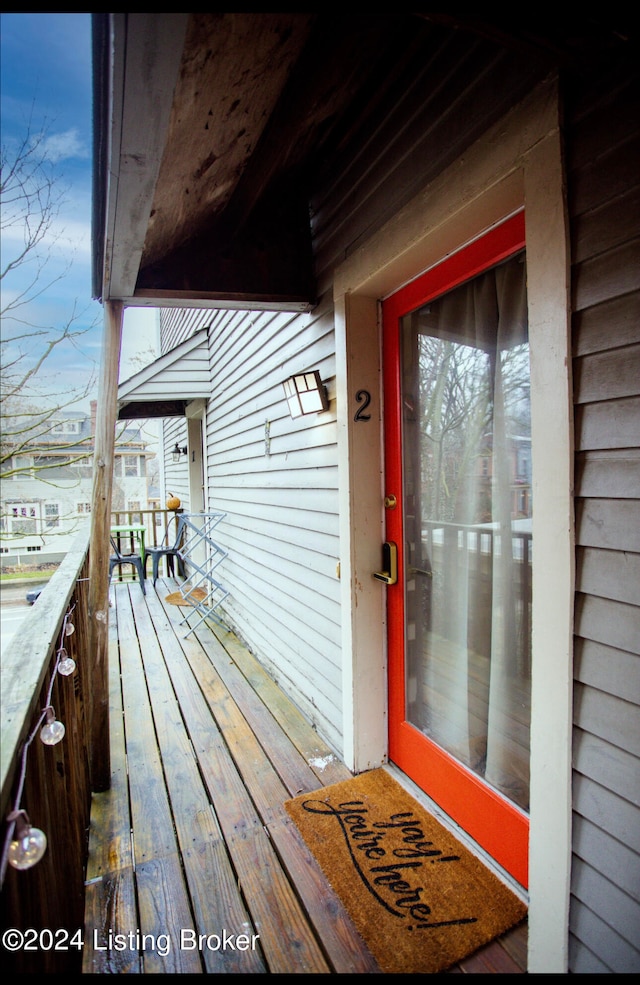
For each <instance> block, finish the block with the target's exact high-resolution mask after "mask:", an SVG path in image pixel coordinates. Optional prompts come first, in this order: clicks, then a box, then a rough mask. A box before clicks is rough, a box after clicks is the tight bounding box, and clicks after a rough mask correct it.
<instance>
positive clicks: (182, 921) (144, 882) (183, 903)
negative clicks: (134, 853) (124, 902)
mask: <svg viewBox="0 0 640 985" xmlns="http://www.w3.org/2000/svg"><path fill="white" fill-rule="evenodd" d="M136 887H137V893H138V907H139V910H140V934H139V941H140V944H139V947H140V953H141V955H142V968H143V971H144V973H145V974H147V975H150V974H161V975H193V974H202V972H203V970H204V969H203V955H202V952H201V951H200V950H199V949H198V948H185V947H181V946H180V941H181V940H182V935H183V934H187V936H188V935H189V932H191V933H193V931H194V926H193V920H192V917H191V912H190V909H189V902H188V896H187V893H186V889H185V888H182V891H180V890H179V889H178V887H184V877H183V873H182V867H181V864H180V860H179V856H178V855H177V854H176V855H172V856H166V855H165V856H163V857H162V858H159V857H156V858H150V859H148V860H147V861H146V862H143V863H142V865H138V866H136Z"/></svg>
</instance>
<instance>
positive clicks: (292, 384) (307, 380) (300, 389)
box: [282, 369, 329, 417]
mask: <svg viewBox="0 0 640 985" xmlns="http://www.w3.org/2000/svg"><path fill="white" fill-rule="evenodd" d="M282 386H283V387H284V393H285V396H286V398H287V404H288V405H289V413H290V414H291V416H292V417H301V416H302V415H303V414H319V413H320V411H322V410H328V409H329V398H328V397H327V390H326V387H325V386H324V383H323V382H322V380H321V379H320V373H319V371H318V370H317V369H312V370H310V371H309V372H308V373H298V374H296V376H290V377H289V379H288V380H285V381H284V383H283V384H282Z"/></svg>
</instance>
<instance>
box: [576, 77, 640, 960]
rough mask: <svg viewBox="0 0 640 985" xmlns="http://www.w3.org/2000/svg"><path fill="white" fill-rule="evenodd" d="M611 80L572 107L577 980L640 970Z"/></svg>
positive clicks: (632, 210) (620, 152)
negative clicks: (585, 975)
mask: <svg viewBox="0 0 640 985" xmlns="http://www.w3.org/2000/svg"><path fill="white" fill-rule="evenodd" d="M617 74H618V77H617V78H616V77H615V76H613V75H612V76H609V77H608V78H607V79H606V80H603V79H602V78H597V76H594V80H593V83H592V84H591V85H590V86H588V87H587V89H586V91H585V89H584V88H583V87H581V86H580V87H578V86H577V87H576V91H571V90H569V92H568V99H567V120H566V136H567V162H568V194H569V210H570V221H571V242H572V285H573V286H572V301H573V324H572V327H573V356H574V359H573V372H574V394H575V436H576V475H575V483H576V501H575V506H576V535H577V556H576V561H577V571H576V575H577V581H576V614H575V633H576V639H575V669H574V736H573V739H574V749H573V763H574V781H573V799H574V812H573V865H572V883H571V890H572V894H571V905H570V939H569V946H570V959H569V969H570V971H572V972H574V973H580V972H587V973H589V972H591V973H606V972H614V973H629V972H632V971H637V970H638V968H640V950H639V935H638V927H640V902H639V899H640V895H639V889H640V861H639V860H640V806H639V805H640V790H639V787H640V781H639V775H640V774H639V767H638V763H639V758H640V726H639V722H640V714H639V709H638V705H639V704H640V449H639V443H640V219H639V208H638V205H639V200H640V182H639V179H640V154H639V149H640V143H639V138H640V127H639V120H640V114H639V104H638V86H637V78H636V79H635V80H633V82H631V83H630V82H629V80H628V78H625V76H624V73H623V72H621V71H619V72H618V73H617ZM596 79H597V81H596ZM578 90H579V91H578Z"/></svg>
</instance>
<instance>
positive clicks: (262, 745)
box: [82, 579, 526, 974]
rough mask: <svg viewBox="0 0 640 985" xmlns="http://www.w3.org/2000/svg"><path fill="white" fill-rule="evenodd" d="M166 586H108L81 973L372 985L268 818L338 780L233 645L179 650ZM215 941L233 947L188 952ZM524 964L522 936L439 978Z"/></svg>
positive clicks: (313, 735)
mask: <svg viewBox="0 0 640 985" xmlns="http://www.w3.org/2000/svg"><path fill="white" fill-rule="evenodd" d="M176 587H177V584H176V582H174V581H170V580H163V579H159V580H158V582H157V585H156V590H154V589H153V587H152V583H151V581H150V580H149V581H147V595H146V597H145V596H143V595H142V592H141V591H140V588H139V586H138V585H137V584H130V585H128V584H125V583H118V584H115V585H113V586H112V598H113V602H114V605H113V607H112V608H111V610H110V685H111V686H110V694H111V699H110V700H111V774H112V783H111V788H110V789H109V790H108V791H106V792H104V793H99V794H94V795H93V801H92V812H91V827H90V846H89V852H90V854H89V862H88V868H87V895H86V909H85V942H86V943H85V951H84V956H83V968H82V971H83V973H84V974H128V973H143V974H152V973H169V974H187V973H213V972H228V973H271V974H276V973H299V972H302V973H320V974H322V973H355V974H366V973H376V972H377V971H378V970H379V969H378V967H377V965H376V963H375V961H374V959H373V958H372V956H371V955H370V954H369V952H368V950H367V949H366V947H365V945H364V944H363V942H362V939H361V938H360V936H359V935H358V933H357V931H356V930H355V928H354V927H353V925H352V923H351V921H350V919H349V917H348V916H347V914H346V913H345V912H344V910H343V908H342V905H341V903H340V902H339V900H338V899H337V898H336V897H335V895H334V894H333V891H332V889H331V887H330V886H329V885H328V883H327V881H326V879H325V877H324V875H323V874H322V872H321V870H320V869H319V868H318V866H317V865H316V863H315V861H314V859H313V858H312V856H311V855H310V854H309V852H308V850H307V849H306V847H305V845H304V843H303V842H302V840H301V838H300V836H299V834H298V831H297V828H296V827H295V826H294V825H293V824H292V822H291V821H290V819H289V817H288V815H287V814H286V811H285V809H284V806H283V805H284V802H285V800H287V799H288V798H289V797H292V796H295V795H296V794H298V793H301V792H305V791H313V790H317V789H318V788H319V787H321V786H328V785H330V784H332V783H336V782H338V781H339V780H343V779H346V778H348V777H349V776H350V773H349V771H348V770H347V768H346V767H345V766H344V765H343V764H341V763H340V762H339V760H338V759H337V758H336V757H335V756H333V755H332V753H331V750H330V749H328V748H326V747H325V746H324V745H323V743H322V742H321V741H320V739H319V737H318V734H317V732H315V730H314V729H313V728H312V727H311V725H310V724H309V723H308V722H307V721H306V719H305V718H304V717H303V716H302V715H301V714H300V712H299V711H298V710H297V709H296V707H295V706H294V705H293V704H292V703H291V702H290V701H289V699H288V698H287V697H286V696H285V695H284V694H283V692H282V691H281V690H280V689H279V688H278V687H277V686H276V685H275V684H274V682H273V681H272V680H271V679H270V678H269V677H268V675H267V674H266V673H265V671H264V670H263V669H262V668H261V666H260V664H259V663H258V662H257V661H256V659H255V658H254V657H253V656H252V655H251V654H250V653H249V652H248V651H247V650H246V648H245V647H244V646H243V645H242V644H241V643H240V642H239V641H238V639H237V638H236V637H235V636H234V635H233V634H232V633H227V632H225V631H224V630H222V629H220V628H219V627H213V629H212V628H210V627H209V626H207V625H205V624H204V623H203V624H201V626H199V627H198V629H197V630H196V632H195V633H193V634H191V635H190V636H188V637H185V634H186V632H187V629H188V627H187V626H186V625H180V621H181V619H182V618H183V617H184V616H185V615H186V613H187V611H188V610H186V609H183V608H177V607H176V606H173V605H171V604H168V603H167V602H166V601H165V599H166V596H167V595H168V594H169V593H170V592H172V591H175V589H176ZM198 618H199V617H198V616H192V617H191V621H192V624H195V622H197V620H198ZM225 931H226V933H227V934H228V935H241V934H244V935H247V943H248V946H247V948H246V949H245V950H240V949H235V950H232V949H231V948H230V947H227V948H226V949H224V950H223V949H218V950H211V949H209V948H207V947H204V948H203V949H200V948H199V947H195V946H191V945H192V943H193V941H194V940H195V937H194V935H205V936H207V937H208V936H209V935H218V937H220V938H223V935H224V932H225ZM181 933H183V934H184V936H183V937H182V942H183V946H182V947H181V946H179V943H180V940H181ZM138 934H139V935H140V936H141V935H148V936H145V939H144V941H139V940H138V939H137V935H138ZM255 934H259V941H258V942H257V943H256V946H255V947H251V946H250V943H251V935H255ZM116 935H120V936H119V937H118V936H116ZM166 937H168V938H169V940H170V942H171V947H170V948H166V947H165V941H166ZM239 943H242V939H241V940H240V941H239ZM525 966H526V926H525V925H523V926H521V927H518V928H515V930H513V931H511V932H510V933H509V934H507V935H505V937H504V938H503V939H502V940H501V941H498V942H494V943H493V944H490V945H488V946H487V947H485V948H483V949H482V950H481V951H479V952H477V953H476V954H475V955H472V956H471V957H470V958H468V959H466V960H465V961H464V962H462V963H461V964H460V965H457V966H456V967H454V968H452V969H451V971H452V972H454V973H455V972H458V973H479V974H486V973H504V974H513V973H514V972H516V973H517V972H522V971H524V969H525Z"/></svg>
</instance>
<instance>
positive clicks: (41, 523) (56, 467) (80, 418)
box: [0, 400, 154, 567]
mask: <svg viewBox="0 0 640 985" xmlns="http://www.w3.org/2000/svg"><path fill="white" fill-rule="evenodd" d="M95 413H96V402H95V400H94V401H92V402H91V412H90V413H89V414H87V413H86V412H82V411H71V410H68V411H64V414H63V415H61V418H60V420H55V419H53V418H52V419H51V421H50V422H48V424H47V430H46V433H43V434H41V435H39V436H38V439H37V447H34V444H35V443H32V444H31V446H30V445H29V444H27V445H21V447H20V451H19V453H16V454H15V455H14V456H12V458H11V459H10V461H9V462H8V468H7V477H6V478H5V479H3V482H2V500H1V503H0V509H1V514H0V551H1V558H2V567H15V566H25V565H37V566H42V565H48V564H57V563H58V562H60V561H61V560H62V559H63V558H64V556H65V554H66V553H67V551H68V550H69V548H70V546H71V544H72V543H73V540H74V537H75V535H76V532H77V529H78V525H79V524H80V523H82V522H83V521H86V520H87V518H88V516H89V514H90V513H91V497H92V490H93V445H94V433H95ZM8 438H9V435H8V432H5V435H4V440H5V443H6V442H7V441H8ZM153 457H154V453H153V452H152V451H150V449H149V447H148V441H147V440H146V438H145V436H144V433H143V429H142V428H141V426H140V425H139V424H134V425H133V426H132V427H124V426H123V425H121V424H120V425H118V427H117V429H116V449H115V457H114V484H113V489H114V494H113V508H114V509H122V510H144V509H150V508H151V506H150V503H149V497H148V490H147V486H148V481H147V475H148V462H149V459H150V458H153Z"/></svg>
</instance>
